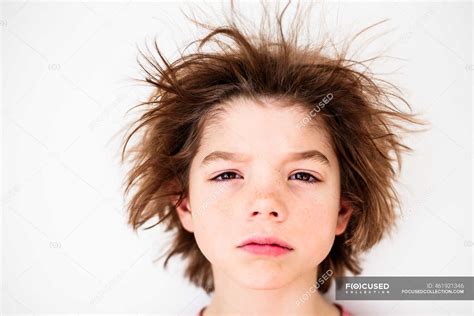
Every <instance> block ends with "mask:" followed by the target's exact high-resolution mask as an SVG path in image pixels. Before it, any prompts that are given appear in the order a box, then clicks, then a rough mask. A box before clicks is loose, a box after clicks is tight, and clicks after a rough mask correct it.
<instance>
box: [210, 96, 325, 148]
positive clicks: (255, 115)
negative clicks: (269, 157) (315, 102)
mask: <svg viewBox="0 0 474 316" xmlns="http://www.w3.org/2000/svg"><path fill="white" fill-rule="evenodd" d="M311 109H312V108H311V107H310V106H305V105H302V104H299V103H296V102H292V101H290V100H283V99H271V98H266V99H260V100H257V101H255V100H252V99H250V98H244V97H241V98H237V99H233V100H231V101H228V102H226V103H224V104H221V105H219V106H218V108H217V111H216V112H215V113H214V114H213V115H212V116H211V117H210V118H209V119H208V120H206V122H205V124H204V129H203V134H202V138H201V145H202V147H203V148H206V147H221V146H226V147H227V148H229V147H230V148H233V149H235V150H239V151H251V152H265V151H267V152H268V151H270V152H273V153H275V152H277V151H278V150H279V149H281V150H285V151H287V150H294V151H301V150H303V149H324V150H326V151H332V146H331V143H332V142H331V137H330V134H329V132H328V130H327V127H326V125H325V123H324V120H323V119H322V117H320V116H318V115H315V116H314V115H313V116H310V112H311ZM315 147H316V148H315Z"/></svg>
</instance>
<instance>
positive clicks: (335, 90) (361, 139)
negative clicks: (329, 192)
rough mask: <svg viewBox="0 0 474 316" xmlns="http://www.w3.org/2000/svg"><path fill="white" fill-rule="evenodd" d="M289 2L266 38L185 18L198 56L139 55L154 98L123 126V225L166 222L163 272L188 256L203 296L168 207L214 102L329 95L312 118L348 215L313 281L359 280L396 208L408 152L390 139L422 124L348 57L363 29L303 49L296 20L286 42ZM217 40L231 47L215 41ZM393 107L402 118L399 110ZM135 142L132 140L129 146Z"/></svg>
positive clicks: (198, 256) (193, 254) (201, 277)
mask: <svg viewBox="0 0 474 316" xmlns="http://www.w3.org/2000/svg"><path fill="white" fill-rule="evenodd" d="M288 5H289V3H288V4H287V5H286V6H285V8H284V9H283V10H282V11H281V12H279V13H278V14H277V15H276V25H277V30H276V32H267V33H266V32H265V28H264V27H262V29H261V30H260V32H259V33H258V36H253V35H250V34H247V33H246V32H244V31H242V30H241V29H242V28H239V27H238V26H237V24H236V23H235V20H234V19H231V20H230V22H229V23H228V24H227V25H223V26H217V27H212V26H209V25H205V24H202V23H199V22H197V21H195V20H192V21H193V22H194V23H196V24H198V25H200V26H202V27H205V28H206V29H208V30H209V32H208V34H207V35H206V36H205V37H203V38H201V39H199V40H197V41H195V42H193V43H191V44H198V47H197V52H194V53H188V54H184V55H183V54H181V56H180V57H179V58H178V59H176V60H175V61H174V62H172V63H170V62H169V61H167V59H166V58H165V57H164V56H163V54H162V52H161V51H160V49H159V48H158V45H157V43H156V40H155V42H154V47H155V49H156V53H157V55H158V56H153V54H151V53H149V56H148V57H147V56H146V55H145V54H144V53H142V52H141V51H140V55H141V56H142V57H144V58H145V62H146V63H145V64H143V63H142V62H141V61H138V63H139V64H140V66H141V68H142V69H143V70H144V72H145V74H144V75H145V79H144V80H142V81H145V82H146V83H147V84H150V85H151V86H152V87H153V88H154V91H153V94H152V95H151V96H150V97H149V98H148V99H147V100H146V101H145V102H142V103H140V104H138V105H137V106H136V107H138V106H141V107H143V110H144V113H143V114H142V115H141V117H140V118H139V119H137V120H136V121H135V122H134V123H133V124H132V125H131V126H130V130H129V131H127V135H126V136H125V137H124V142H123V148H122V162H125V161H127V159H126V158H128V161H130V162H131V163H132V166H131V168H130V170H129V171H128V174H127V179H126V183H125V184H126V187H125V195H127V194H130V193H131V190H132V189H134V192H133V194H132V198H131V200H130V201H129V203H128V211H129V224H130V225H131V226H132V227H133V229H134V230H137V229H138V228H139V227H141V226H143V225H144V224H145V223H146V222H148V221H149V220H150V219H154V218H156V219H157V223H155V224H154V225H152V226H149V227H147V228H145V229H149V228H151V227H154V226H156V225H158V224H160V223H162V224H164V227H165V231H171V232H172V234H173V242H172V245H171V247H170V249H169V250H168V251H167V253H166V254H165V255H167V257H166V260H165V262H164V266H165V267H166V265H167V263H168V260H169V259H170V258H171V257H172V256H174V255H181V256H182V257H183V258H185V259H186V264H187V267H186V271H185V274H186V277H188V278H189V280H190V281H191V282H193V283H194V284H196V285H197V286H200V287H202V288H204V290H205V291H206V292H208V293H210V292H212V291H213V290H214V286H213V277H212V272H211V265H210V262H209V261H208V260H207V259H206V258H205V257H204V255H203V254H202V253H201V251H200V250H199V248H198V246H197V244H196V242H195V239H194V235H193V233H190V232H188V231H187V230H185V229H184V228H183V227H182V225H181V223H180V220H179V218H178V214H177V212H176V206H177V205H179V203H180V202H181V201H182V199H183V198H184V197H186V196H187V194H188V177H189V169H190V165H191V161H192V159H193V157H194V155H195V154H196V152H197V149H198V147H199V141H200V137H201V134H202V131H203V126H204V125H205V124H206V122H208V121H209V119H211V118H212V117H213V113H215V111H216V110H217V109H218V105H222V104H223V103H224V102H226V101H229V100H231V98H233V97H238V96H246V97H249V98H252V99H254V100H257V99H261V98H262V97H265V96H282V97H284V98H286V99H287V100H291V101H295V102H293V103H298V104H300V105H303V106H305V107H306V108H307V109H308V111H311V110H312V109H314V108H315V106H316V105H318V104H320V102H321V101H322V100H323V98H325V97H327V96H328V95H331V96H332V99H331V101H330V104H328V105H327V106H325V107H323V108H322V107H320V108H319V111H317V112H318V115H319V117H321V118H322V119H323V120H324V122H325V125H326V127H327V128H328V130H329V132H330V135H331V138H332V143H333V146H334V149H335V152H336V154H337V157H338V160H339V164H340V170H341V195H342V196H344V197H345V198H346V199H347V200H348V201H350V203H351V204H352V207H353V209H354V211H353V214H352V217H351V219H350V221H349V224H348V226H347V228H346V230H345V232H344V233H343V234H341V235H338V236H336V239H335V242H334V244H333V246H332V249H331V250H330V253H329V254H328V256H327V257H326V258H325V259H324V260H323V261H322V262H321V264H320V265H319V268H318V279H319V278H320V277H321V275H322V274H324V273H325V272H327V271H328V270H332V271H333V274H332V277H335V276H342V275H344V273H345V271H346V270H347V271H350V272H352V273H353V274H355V275H356V274H360V272H361V271H362V270H361V266H360V260H361V259H360V254H361V253H362V252H363V251H365V250H367V249H369V248H371V247H372V246H373V245H375V244H376V243H377V242H378V241H380V240H381V239H382V237H383V236H384V235H385V234H386V233H389V232H390V230H391V228H393V226H395V220H396V212H395V208H396V207H397V206H398V205H399V203H400V201H399V198H398V195H397V192H396V191H395V188H394V180H395V179H396V177H397V170H396V168H395V167H396V166H398V172H399V171H400V170H401V153H402V151H409V150H411V148H409V147H408V146H406V145H405V144H403V143H402V142H401V137H400V136H399V135H397V132H398V133H400V132H404V131H409V129H408V127H407V126H408V125H410V124H423V122H422V121H420V120H418V119H417V118H416V117H415V115H414V114H413V113H412V111H411V107H410V105H409V104H408V103H407V102H406V101H405V100H404V98H403V97H401V96H400V94H401V93H400V91H399V90H398V89H397V88H396V87H395V86H394V85H392V84H390V83H389V82H387V81H385V80H381V79H379V78H375V75H374V74H373V73H372V72H371V71H370V70H369V68H368V66H367V63H368V62H370V61H372V60H374V59H375V58H372V59H370V60H365V61H362V62H361V61H355V60H352V59H351V58H349V57H348V51H349V47H350V45H351V43H352V42H353V41H354V40H355V39H356V38H357V37H359V36H360V34H362V33H363V32H365V31H367V30H368V29H369V28H370V27H369V28H366V29H364V30H362V31H361V32H359V33H357V34H356V35H355V36H354V37H352V38H351V39H350V40H349V41H347V42H346V43H345V44H344V45H343V47H342V49H337V48H336V45H335V44H334V43H333V42H332V41H330V40H322V41H320V42H319V44H315V43H310V44H306V45H305V46H302V45H300V44H298V41H297V39H298V36H297V34H299V33H300V31H301V25H300V24H299V22H301V19H300V20H298V19H295V20H294V21H293V24H292V29H291V31H292V32H290V35H289V37H285V34H284V31H283V25H282V24H283V23H282V20H283V16H284V13H285V10H286V9H287V8H288ZM232 8H233V7H232ZM265 13H266V14H267V11H265ZM265 17H267V15H265ZM295 21H296V22H298V23H296V24H295ZM262 25H263V24H262ZM270 27H271V26H270ZM269 34H276V35H277V38H276V39H275V38H272V37H271V36H270V35H269ZM223 37H225V38H226V39H230V40H231V44H229V43H227V42H225V41H222V40H221V39H220V38H223ZM211 43H215V44H217V48H216V49H214V50H213V51H209V52H205V51H204V50H203V48H205V47H206V45H209V44H211ZM329 49H332V53H329V52H328V51H329ZM156 57H159V61H158V60H157V58H156ZM396 103H401V104H404V105H406V106H407V107H408V109H410V111H409V112H403V111H402V110H400V109H399V108H398V107H397V105H396ZM134 108H135V107H134ZM407 123H408V124H407ZM138 132H141V133H138ZM134 135H136V136H138V137H139V138H138V142H137V143H136V144H135V145H134V146H133V147H131V148H129V147H130V146H129V141H130V139H131V138H132V136H134ZM127 146H128V147H127ZM176 199H177V202H176V203H174V204H173V203H172V201H175V200H176ZM315 281H316V280H315ZM330 284H331V280H329V282H328V281H327V282H325V283H324V284H322V285H321V286H320V287H319V290H320V291H322V292H323V293H324V292H326V291H327V290H328V288H329V286H330Z"/></svg>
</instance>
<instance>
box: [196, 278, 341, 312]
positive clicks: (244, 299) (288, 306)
mask: <svg viewBox="0 0 474 316" xmlns="http://www.w3.org/2000/svg"><path fill="white" fill-rule="evenodd" d="M213 275H214V290H215V291H214V294H213V297H212V301H211V303H210V304H209V305H208V306H207V307H206V309H205V311H204V316H211V315H274V316H278V315H328V316H332V315H334V316H337V315H339V310H338V309H337V307H336V306H334V305H333V304H331V303H329V302H327V301H326V300H325V299H324V297H322V296H321V294H320V293H319V291H318V290H317V289H316V282H315V281H316V273H315V272H314V273H313V272H310V273H308V274H307V275H305V276H302V277H300V278H298V279H296V280H294V281H293V282H291V283H289V284H287V285H285V286H283V287H281V288H276V289H274V288H272V289H253V288H248V287H246V286H243V285H242V284H239V283H238V282H235V280H233V279H231V278H229V277H228V275H226V274H225V273H222V272H220V271H218V270H214V271H213Z"/></svg>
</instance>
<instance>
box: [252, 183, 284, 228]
mask: <svg viewBox="0 0 474 316" xmlns="http://www.w3.org/2000/svg"><path fill="white" fill-rule="evenodd" d="M252 191H253V193H252V194H250V205H249V208H248V209H249V214H248V218H249V219H252V220H256V219H261V220H271V221H277V222H282V221H285V220H286V218H287V216H288V212H287V209H286V205H285V203H284V194H283V192H282V191H281V190H279V184H278V183H275V182H274V183H273V185H264V186H259V187H258V186H254V187H253V190H252Z"/></svg>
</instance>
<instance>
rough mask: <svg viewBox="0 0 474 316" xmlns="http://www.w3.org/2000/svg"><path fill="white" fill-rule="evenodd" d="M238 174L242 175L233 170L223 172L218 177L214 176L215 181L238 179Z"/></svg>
mask: <svg viewBox="0 0 474 316" xmlns="http://www.w3.org/2000/svg"><path fill="white" fill-rule="evenodd" d="M236 176H238V177H240V176H239V175H238V174H237V173H235V172H232V171H227V172H223V173H221V174H220V175H218V176H217V177H214V178H212V180H213V181H228V180H234V179H236Z"/></svg>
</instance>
